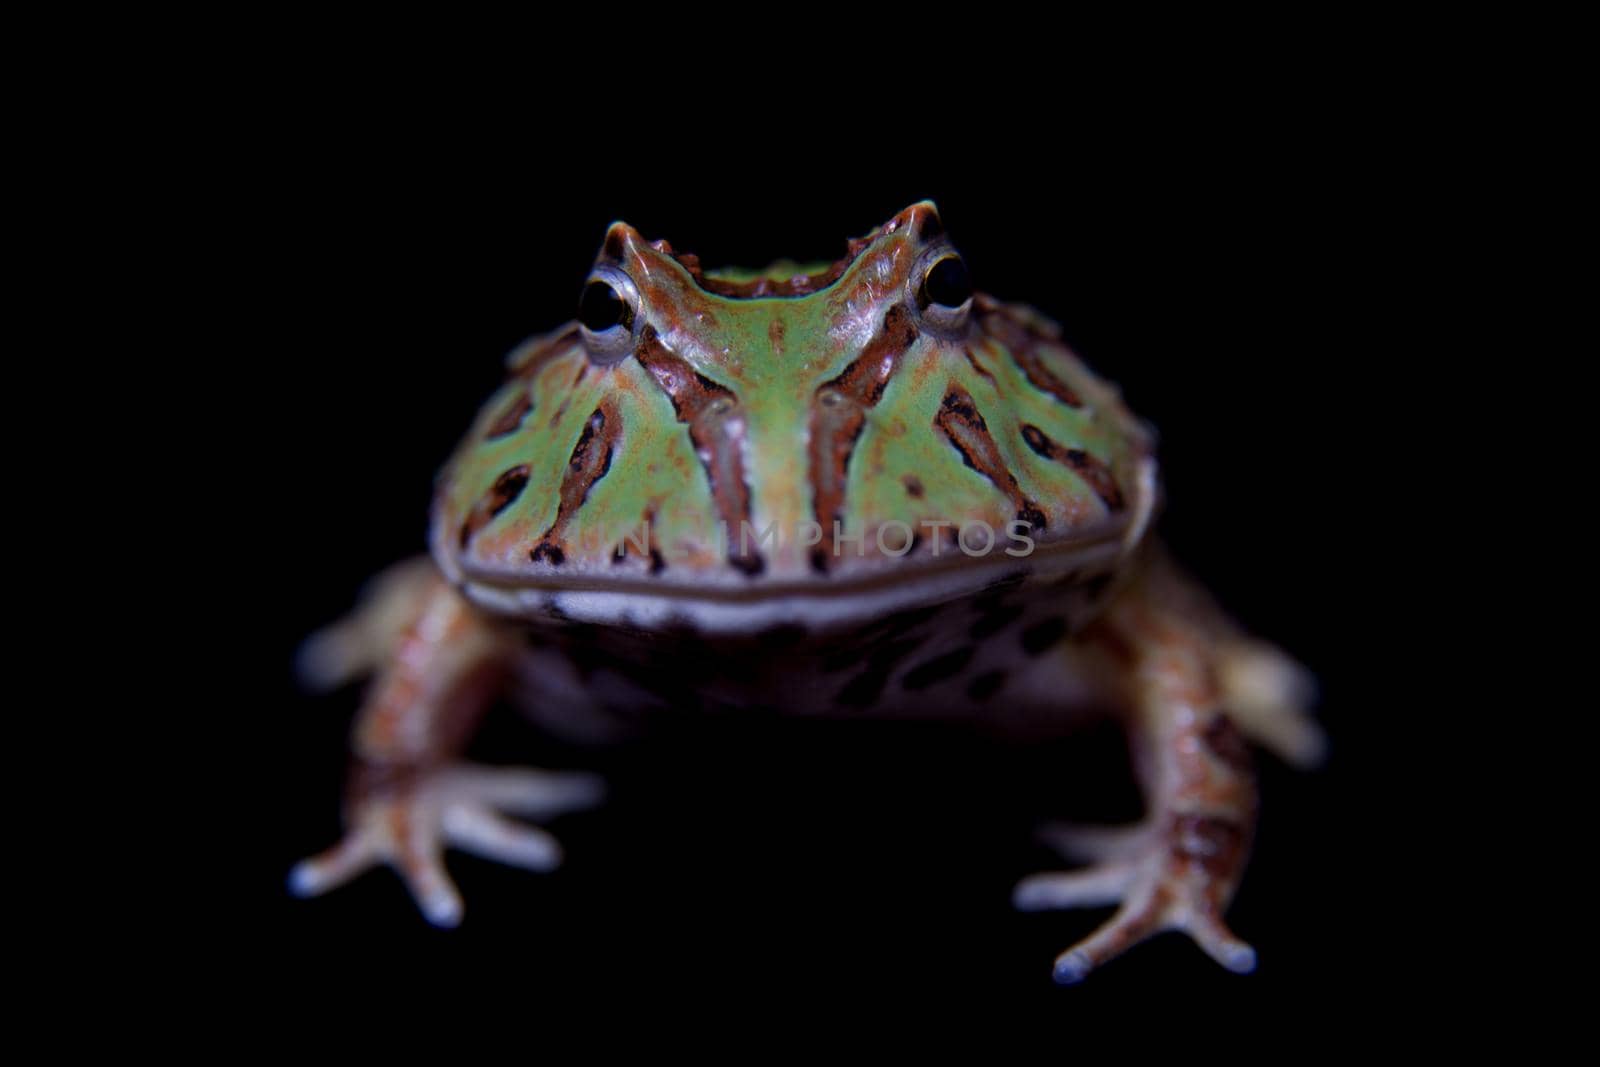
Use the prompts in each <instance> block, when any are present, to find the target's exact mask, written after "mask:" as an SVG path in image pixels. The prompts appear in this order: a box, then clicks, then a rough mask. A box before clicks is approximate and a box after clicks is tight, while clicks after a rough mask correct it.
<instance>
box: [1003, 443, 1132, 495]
mask: <svg viewBox="0 0 1600 1067" xmlns="http://www.w3.org/2000/svg"><path fill="white" fill-rule="evenodd" d="M1022 439H1023V440H1024V441H1026V442H1028V447H1029V448H1031V449H1033V450H1034V451H1035V452H1037V453H1038V454H1039V455H1041V456H1043V457H1044V458H1045V459H1050V460H1054V461H1056V462H1057V463H1064V464H1066V465H1067V466H1069V467H1071V468H1072V469H1073V470H1074V471H1075V472H1077V475H1078V477H1080V478H1082V479H1083V480H1084V481H1085V482H1087V483H1088V484H1089V488H1090V489H1093V490H1094V492H1095V495H1096V496H1098V497H1099V498H1100V499H1101V501H1103V502H1104V503H1105V506H1106V508H1107V509H1108V510H1110V511H1121V510H1122V509H1123V508H1124V507H1126V506H1127V501H1126V500H1124V499H1123V496H1122V487H1121V486H1119V485H1118V484H1117V476H1116V475H1114V474H1112V473H1111V468H1110V467H1108V466H1107V465H1106V462H1105V460H1103V459H1100V458H1099V457H1097V456H1093V455H1090V454H1089V453H1088V452H1085V451H1084V450H1083V449H1081V448H1066V447H1064V446H1062V445H1058V444H1056V442H1054V441H1052V440H1050V438H1049V437H1048V436H1047V435H1046V434H1045V432H1044V431H1043V430H1041V429H1039V427H1037V426H1034V425H1032V424H1028V423H1025V424H1024V425H1023V427H1022Z"/></svg>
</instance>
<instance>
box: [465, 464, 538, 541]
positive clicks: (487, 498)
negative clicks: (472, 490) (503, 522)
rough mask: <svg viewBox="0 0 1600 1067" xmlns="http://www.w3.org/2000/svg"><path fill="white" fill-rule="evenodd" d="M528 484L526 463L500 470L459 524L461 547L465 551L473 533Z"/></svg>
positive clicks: (506, 506)
mask: <svg viewBox="0 0 1600 1067" xmlns="http://www.w3.org/2000/svg"><path fill="white" fill-rule="evenodd" d="M527 486H528V465H527V464H526V463H519V464H517V465H516V466H515V467H512V468H510V469H509V470H505V471H502V472H501V473H500V477H498V478H496V479H495V480H494V484H493V485H491V486H490V487H489V491H488V492H487V493H485V494H483V496H482V497H480V498H479V500H478V502H477V503H476V504H474V505H472V511H471V513H470V514H468V515H467V521H466V522H464V523H462V524H461V549H462V551H466V548H467V542H469V541H471V540H472V538H473V535H474V534H476V533H477V532H478V531H479V530H481V529H483V528H484V527H485V526H487V525H489V523H490V522H491V521H492V520H493V519H494V517H495V516H496V515H498V514H500V513H501V512H502V511H504V510H505V509H506V508H508V507H510V506H511V504H512V502H513V501H515V500H516V499H517V497H519V496H521V495H522V491H523V490H524V489H526V488H527Z"/></svg>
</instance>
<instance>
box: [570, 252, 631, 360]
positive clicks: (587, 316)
mask: <svg viewBox="0 0 1600 1067" xmlns="http://www.w3.org/2000/svg"><path fill="white" fill-rule="evenodd" d="M638 318H639V290H638V289H637V288H636V287H635V286H634V284H633V279H632V278H629V277H628V276H627V275H626V274H624V273H623V272H622V271H620V270H617V269H616V268H614V267H599V268H596V269H595V271H594V273H592V274H590V275H589V279H588V280H587V281H586V282H584V283H583V295H582V296H581V297H580V298H579V300H578V327H579V330H580V332H581V333H582V334H583V344H584V347H585V348H587V349H588V350H589V358H590V359H592V360H594V361H595V362H596V363H599V364H601V365H607V364H611V363H616V362H617V361H618V360H621V359H622V358H623V357H624V356H626V355H627V354H628V353H629V352H631V351H633V327H634V323H635V322H636V321H637V320H638Z"/></svg>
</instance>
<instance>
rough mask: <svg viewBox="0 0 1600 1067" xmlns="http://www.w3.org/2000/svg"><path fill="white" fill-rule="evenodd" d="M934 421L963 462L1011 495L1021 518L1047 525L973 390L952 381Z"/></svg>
mask: <svg viewBox="0 0 1600 1067" xmlns="http://www.w3.org/2000/svg"><path fill="white" fill-rule="evenodd" d="M933 425H934V426H935V427H936V428H938V430H939V431H940V432H941V433H943V434H944V436H945V439H946V440H948V441H949V442H950V444H951V446H952V447H954V448H955V450H956V451H957V452H959V453H960V454H961V460H962V462H963V463H965V464H966V465H967V466H969V467H971V468H972V469H973V470H975V471H977V472H978V473H979V474H981V475H983V476H984V477H985V478H987V479H989V481H991V482H993V483H994V484H995V486H996V487H997V488H998V489H1000V491H1001V492H1003V493H1005V494H1006V495H1007V496H1008V497H1010V498H1011V506H1012V507H1014V508H1015V509H1016V512H1017V518H1019V519H1021V520H1022V521H1023V522H1026V523H1028V524H1029V525H1030V526H1031V527H1032V528H1033V529H1035V530H1042V529H1044V528H1045V525H1046V521H1045V514H1044V512H1043V511H1041V510H1040V509H1039V506H1038V505H1037V504H1035V503H1034V502H1033V501H1031V500H1029V499H1028V498H1027V497H1026V496H1025V495H1023V492H1022V487H1021V486H1019V485H1018V484H1017V476H1016V475H1015V474H1012V473H1011V470H1010V468H1008V467H1007V466H1006V461H1005V458H1004V457H1003V456H1001V455H1000V446H999V445H997V444H995V440H994V438H993V437H992V436H990V434H989V425H988V423H986V422H984V421H983V416H982V415H981V414H980V413H979V412H978V406H977V405H976V404H974V403H973V401H972V395H971V394H970V393H968V392H967V391H966V390H965V389H963V388H961V386H959V385H957V384H956V383H955V382H951V383H950V386H949V388H948V390H947V391H946V392H945V395H944V402H943V403H942V404H940V405H939V413H938V414H937V415H935V416H934V417H933Z"/></svg>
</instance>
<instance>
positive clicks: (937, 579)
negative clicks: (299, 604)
mask: <svg viewBox="0 0 1600 1067" xmlns="http://www.w3.org/2000/svg"><path fill="white" fill-rule="evenodd" d="M1139 533H1142V530H1132V529H1129V528H1118V529H1109V530H1106V531H1105V532H1104V533H1103V534H1102V535H1100V536H1098V537H1093V538H1085V539H1083V540H1079V541H1073V542H1064V543H1057V544H1050V545H1044V544H1041V545H1039V546H1037V548H1036V549H1035V550H1034V551H1033V552H1032V553H1031V554H1029V555H1028V556H1026V557H1023V558H1015V557H1011V556H1007V555H1005V554H1004V553H997V554H995V555H992V556H981V557H970V556H964V555H958V556H953V557H949V558H947V559H946V560H943V561H938V560H935V561H927V562H925V563H921V564H918V565H917V566H915V567H910V568H907V567H898V568H893V569H887V570H882V571H877V572H873V573H868V574H861V575H859V576H854V577H851V576H846V575H843V574H841V575H839V576H838V577H835V578H831V579H826V580H795V581H790V582H779V581H768V580H763V581H759V582H744V581H739V582H733V581H730V582H728V583H726V584H719V583H715V582H701V583H698V584H688V583H684V584H674V583H667V582H661V581H659V580H653V581H652V580H641V579H629V578H614V577H610V576H605V575H603V574H594V575H584V574H570V575H548V576H546V575H515V576H509V575H488V574H482V573H475V574H464V573H462V572H461V571H460V570H459V569H457V567H456V564H455V561H454V560H452V559H450V558H449V555H448V553H446V554H444V559H443V560H442V562H443V563H444V565H445V571H446V575H447V577H449V579H450V580H451V581H452V582H453V583H454V584H455V585H456V586H457V587H458V588H459V589H460V590H461V591H462V593H463V594H464V595H465V596H466V597H467V599H469V600H470V601H472V602H473V603H474V604H476V605H478V606H479V607H481V608H483V609H484V610H486V611H488V612H490V613H491V614H494V615H498V616H504V617H508V618H515V619H540V620H550V619H559V620H570V621H573V622H584V623H593V624H601V625H623V626H634V627H642V628H654V627H666V626H672V625H675V624H687V625H690V626H693V627H695V628H696V629H699V630H702V631H705V632H708V633H747V632H755V631H759V630H762V629H767V628H770V627H773V626H780V625H794V624H799V625H802V626H805V627H807V628H809V629H817V630H821V629H832V628H835V627H840V626H847V625H851V624H854V623H858V622H861V621H864V620H868V619H871V618H874V617H877V616H881V615H883V614H885V613H893V612H896V611H903V610H908V609H913V608H918V607H923V606H928V605H932V604H937V603H942V602H944V601H948V600H954V599H957V598H959V597H964V596H970V595H972V594H973V593H976V592H979V591H981V590H982V589H985V588H987V587H989V586H991V585H993V584H994V583H996V582H999V581H1005V580H1008V579H1014V578H1015V577H1016V576H1018V575H1026V576H1027V577H1028V578H1029V580H1030V581H1033V582H1037V583H1040V584H1049V583H1055V584H1058V585H1060V586H1061V587H1062V588H1063V590H1065V589H1067V588H1070V587H1072V586H1074V585H1078V584H1081V583H1084V582H1088V581H1090V580H1092V579H1095V578H1099V577H1103V576H1105V575H1109V574H1113V573H1115V572H1116V571H1117V570H1118V569H1119V568H1120V567H1121V565H1122V563H1123V561H1124V559H1125V558H1126V556H1127V553H1128V551H1129V550H1130V549H1131V547H1132V546H1133V544H1135V543H1136V542H1137V541H1138V534H1139ZM1130 535H1131V536H1130Z"/></svg>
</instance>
